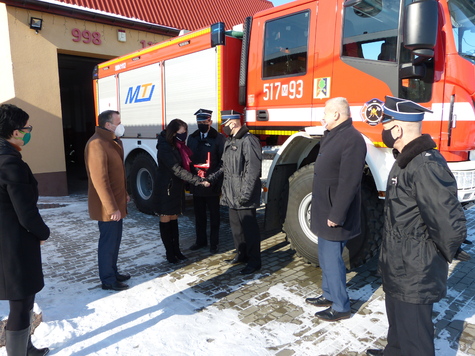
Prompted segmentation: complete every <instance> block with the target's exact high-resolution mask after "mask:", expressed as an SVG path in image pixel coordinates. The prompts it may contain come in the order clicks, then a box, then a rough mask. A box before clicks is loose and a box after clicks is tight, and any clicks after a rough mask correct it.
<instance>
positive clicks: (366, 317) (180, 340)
mask: <svg viewBox="0 0 475 356" xmlns="http://www.w3.org/2000/svg"><path fill="white" fill-rule="evenodd" d="M49 202H51V203H53V202H56V203H60V204H63V205H64V206H61V207H59V208H52V209H42V210H41V214H42V216H43V217H44V219H45V221H47V224H48V225H49V226H50V228H51V230H52V236H51V239H54V241H53V240H51V241H48V242H47V243H46V244H45V245H44V246H43V247H42V248H43V260H44V264H45V274H46V276H45V282H46V287H45V288H44V289H43V290H42V291H41V292H40V293H39V294H38V295H37V298H36V301H37V306H36V307H38V306H39V307H40V308H41V309H42V312H43V322H42V323H41V324H40V326H39V327H38V328H37V329H36V331H35V334H34V336H33V341H34V343H35V344H36V346H38V347H44V346H48V347H50V348H51V353H50V354H51V355H101V356H102V355H145V356H147V355H177V356H180V355H227V356H233V355H236V356H243V355H245V356H247V355H249V356H252V355H259V356H264V355H275V354H276V353H277V352H276V351H275V350H276V349H277V348H278V347H279V346H280V345H289V346H288V347H287V349H288V350H292V351H293V352H294V353H293V355H299V356H300V355H340V354H341V353H340V350H343V349H344V350H352V351H353V353H352V354H355V355H357V354H364V352H365V350H366V349H367V348H371V347H374V344H373V341H374V340H376V339H381V338H383V339H384V338H385V335H386V331H387V320H386V315H385V308H384V298H383V297H382V296H373V293H374V288H372V287H371V286H369V285H368V286H367V287H363V288H360V289H358V290H356V291H355V290H352V291H350V298H352V299H355V300H357V299H359V298H362V299H363V297H364V298H365V299H366V300H368V301H367V302H366V306H365V308H366V311H367V312H366V313H357V314H354V315H353V316H352V318H351V319H348V320H343V321H340V322H337V323H323V322H322V323H315V322H314V321H313V319H314V318H313V313H314V312H315V310H314V308H312V307H309V306H308V305H306V303H305V302H304V299H303V298H301V297H300V296H299V297H296V295H295V293H294V291H293V290H290V289H289V288H287V287H286V285H285V283H277V284H275V285H272V286H270V287H269V290H268V293H269V294H270V295H272V297H273V298H274V299H276V300H279V301H283V302H289V303H293V304H294V305H296V306H297V307H299V308H302V309H303V310H304V311H305V312H304V314H303V315H302V318H301V324H300V325H298V324H295V323H284V322H278V321H277V320H271V321H270V322H267V323H266V324H265V325H263V326H262V327H251V326H250V324H249V323H245V322H243V321H241V320H240V317H239V312H238V311H237V310H234V309H232V308H223V307H217V306H216V305H214V303H215V302H216V301H217V300H216V299H213V298H211V299H210V296H208V295H205V294H202V293H198V292H196V291H195V290H194V289H193V288H190V286H192V285H193V284H194V283H195V282H196V280H197V277H196V276H191V275H186V274H183V275H182V276H181V277H180V278H177V277H176V275H174V274H170V273H162V274H160V273H155V274H154V273H153V272H151V273H149V274H143V275H139V276H134V277H133V279H132V280H131V283H130V284H131V286H132V288H131V289H129V290H127V291H123V292H112V291H104V290H102V289H101V288H100V285H99V283H98V278H97V276H96V275H94V276H91V270H92V268H93V267H92V266H94V264H95V260H96V244H97V233H98V229H97V223H96V222H93V221H90V220H89V219H88V218H87V202H86V200H85V198H84V197H81V196H79V197H76V198H74V197H66V198H42V199H41V201H40V203H49ZM136 216H137V215H134V216H132V217H128V220H126V222H125V225H124V228H125V229H128V230H127V233H128V235H130V236H134V238H136V239H150V240H152V239H153V240H154V243H153V244H152V245H153V246H154V247H152V248H151V250H150V251H141V252H137V250H135V249H130V250H128V251H123V250H121V258H122V257H123V256H125V257H129V258H137V259H139V260H140V263H141V264H144V265H145V264H154V263H156V262H157V259H163V258H164V257H163V255H164V251H163V247H162V245H161V243H158V242H157V241H158V240H157V237H156V236H154V237H150V230H147V229H144V228H143V224H141V223H138V222H137V221H135V224H134V218H135V219H137V218H136ZM186 218H187V217H186V216H185V217H183V218H182V219H186ZM140 219H144V221H147V219H155V218H154V217H149V216H145V215H144V216H140ZM180 221H182V220H180ZM59 251H61V253H59ZM75 252H77V253H75ZM78 254H79V255H80V256H81V257H80V258H78ZM472 254H473V251H472ZM205 272H206V270H204V271H203V273H205ZM89 280H90V281H91V283H84V282H88V281H89ZM75 281H79V282H75ZM259 283H262V281H261V280H259V279H254V280H247V281H243V282H242V284H241V285H234V286H227V287H228V288H231V289H232V290H233V291H236V290H239V288H240V287H242V286H244V285H251V284H259ZM457 293H458V292H456V291H449V296H450V297H451V298H457V295H456V294H457ZM249 303H250V304H251V305H255V306H256V307H257V308H261V307H263V303H262V301H260V300H258V299H256V298H254V297H250V299H249ZM441 303H442V306H437V305H436V307H435V310H442V309H443V307H444V304H443V303H444V301H442V302H441ZM438 308H439V309H438ZM7 314H8V303H7V302H6V301H1V302H0V317H2V316H3V317H5V316H6V315H7ZM474 314H475V303H474V302H473V300H471V302H470V303H469V304H467V305H465V306H464V307H463V308H461V309H460V310H459V312H458V314H457V315H456V319H457V320H465V322H467V323H471V324H475V316H474ZM449 338H450V335H449V333H444V332H442V333H440V334H439V336H438V339H437V340H436V348H437V349H438V355H439V354H440V355H443V356H452V355H462V356H463V355H466V354H464V353H463V352H462V351H457V350H456V349H452V348H451V347H453V345H452V344H451V343H450V342H449V341H448V340H449ZM316 345H318V347H317V346H316ZM5 354H6V352H5V348H1V349H0V355H5ZM291 354H292V353H285V355H291ZM467 355H468V354H467Z"/></svg>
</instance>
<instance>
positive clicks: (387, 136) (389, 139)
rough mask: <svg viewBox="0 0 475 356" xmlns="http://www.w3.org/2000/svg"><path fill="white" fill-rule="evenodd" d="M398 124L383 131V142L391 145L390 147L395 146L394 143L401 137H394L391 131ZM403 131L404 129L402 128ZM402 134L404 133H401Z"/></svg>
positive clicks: (388, 145)
mask: <svg viewBox="0 0 475 356" xmlns="http://www.w3.org/2000/svg"><path fill="white" fill-rule="evenodd" d="M395 127H396V125H394V126H393V127H391V128H390V129H387V130H383V131H382V132H381V136H382V138H383V143H384V144H385V145H386V146H387V147H389V148H394V143H395V142H396V141H397V140H398V139H399V138H401V137H398V138H394V137H393V135H392V133H391V131H392V129H393V128H395ZM401 131H402V129H401ZM401 136H402V134H401Z"/></svg>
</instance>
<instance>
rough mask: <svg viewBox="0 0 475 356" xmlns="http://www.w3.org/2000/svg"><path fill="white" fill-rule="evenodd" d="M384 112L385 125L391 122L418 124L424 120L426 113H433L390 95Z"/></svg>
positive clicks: (385, 103) (387, 97) (383, 120)
mask: <svg viewBox="0 0 475 356" xmlns="http://www.w3.org/2000/svg"><path fill="white" fill-rule="evenodd" d="M383 111H384V114H383V119H382V120H381V122H382V123H383V124H384V123H386V122H389V121H391V120H399V121H408V122H418V121H422V120H423V119H424V113H425V112H430V113H431V112H432V111H431V110H429V109H427V108H425V107H423V106H421V105H419V104H417V103H415V102H413V101H411V100H407V99H401V98H395V97H393V96H388V95H387V96H386V101H385V102H384V105H383Z"/></svg>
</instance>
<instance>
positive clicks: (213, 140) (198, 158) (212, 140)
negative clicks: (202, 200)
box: [186, 127, 226, 197]
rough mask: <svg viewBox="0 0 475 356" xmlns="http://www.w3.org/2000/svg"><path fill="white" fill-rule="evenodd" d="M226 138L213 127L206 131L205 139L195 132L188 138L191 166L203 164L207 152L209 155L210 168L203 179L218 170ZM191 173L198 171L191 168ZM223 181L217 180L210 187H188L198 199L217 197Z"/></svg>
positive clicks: (197, 131)
mask: <svg viewBox="0 0 475 356" xmlns="http://www.w3.org/2000/svg"><path fill="white" fill-rule="evenodd" d="M225 142H226V138H225V137H224V135H223V134H220V133H219V132H218V131H216V129H214V128H213V127H211V128H210V130H209V131H208V135H207V136H206V138H205V139H201V132H200V131H199V130H196V131H195V132H193V133H192V134H191V135H190V136H189V137H188V141H187V142H186V144H187V145H188V147H189V148H190V150H192V151H193V156H192V157H191V161H192V163H193V164H199V163H205V162H206V160H207V158H208V152H209V154H210V167H209V168H208V169H207V170H206V175H205V177H207V176H209V175H211V174H213V173H214V172H216V171H217V170H218V169H219V168H220V164H221V157H222V155H223V150H224V143H225ZM191 172H193V173H194V174H198V170H197V169H196V168H195V167H191ZM222 184H223V180H222V179H219V180H218V181H216V182H215V184H213V185H212V186H211V187H208V188H206V187H204V186H203V185H199V186H192V187H190V190H191V192H192V193H193V195H196V196H199V197H209V196H218V195H220V194H221V186H222Z"/></svg>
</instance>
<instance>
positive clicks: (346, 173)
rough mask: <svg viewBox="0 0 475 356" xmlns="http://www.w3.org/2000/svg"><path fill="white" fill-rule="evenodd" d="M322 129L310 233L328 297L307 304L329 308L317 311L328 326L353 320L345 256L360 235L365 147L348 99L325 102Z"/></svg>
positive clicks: (313, 192) (317, 314) (315, 299)
mask: <svg viewBox="0 0 475 356" xmlns="http://www.w3.org/2000/svg"><path fill="white" fill-rule="evenodd" d="M324 115H325V116H324V118H323V120H322V124H323V126H324V127H325V128H326V129H327V130H326V131H325V134H324V135H323V138H322V140H321V143H320V151H319V153H318V157H317V160H316V161H315V171H314V178H313V190H312V202H313V203H312V210H311V222H310V228H311V230H312V232H313V233H314V234H316V235H317V236H318V260H319V263H320V267H321V269H322V289H323V294H322V295H321V296H319V297H316V298H307V299H306V301H307V303H310V304H312V305H315V306H317V307H329V308H328V309H325V310H323V311H320V312H317V313H316V314H315V316H316V317H318V318H320V319H322V320H325V321H336V320H340V319H347V318H349V317H350V316H351V310H350V299H349V297H348V292H347V290H346V267H345V263H344V261H343V257H342V252H343V248H344V247H345V245H346V242H347V241H348V240H350V239H352V238H354V237H356V236H358V235H359V234H360V233H361V227H360V219H361V217H360V211H361V178H362V175H363V168H364V164H365V156H366V144H365V142H364V139H363V137H362V136H361V134H360V133H359V132H358V131H357V130H356V129H355V128H354V127H353V123H352V119H351V116H350V115H351V114H350V108H349V105H348V101H347V100H346V99H345V98H333V99H330V100H328V101H327V102H326V104H325V112H324Z"/></svg>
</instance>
